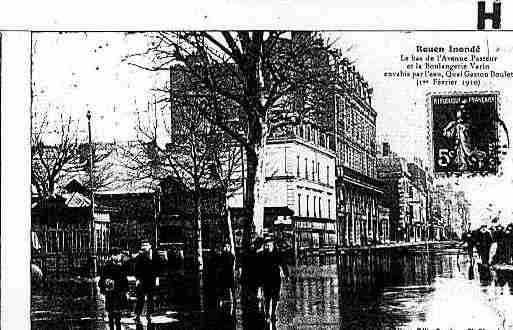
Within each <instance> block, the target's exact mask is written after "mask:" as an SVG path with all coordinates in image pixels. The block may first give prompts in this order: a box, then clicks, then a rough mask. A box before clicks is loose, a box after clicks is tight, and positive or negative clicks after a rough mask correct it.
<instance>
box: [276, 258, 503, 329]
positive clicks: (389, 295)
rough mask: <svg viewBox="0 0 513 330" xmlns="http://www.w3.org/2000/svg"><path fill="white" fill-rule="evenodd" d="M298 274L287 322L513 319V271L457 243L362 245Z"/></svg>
mask: <svg viewBox="0 0 513 330" xmlns="http://www.w3.org/2000/svg"><path fill="white" fill-rule="evenodd" d="M295 274H296V277H295V279H294V281H293V282H291V283H289V286H288V288H287V290H286V296H285V297H284V298H285V301H284V303H283V305H282V310H281V312H282V313H281V315H282V322H281V324H279V326H278V327H279V328H280V327H281V328H284V329H285V328H307V329H308V328H310V327H311V328H315V327H316V326H317V327H318V326H319V325H321V326H322V327H323V328H333V329H338V328H363V329H369V328H401V327H404V328H450V327H457V328H461V327H467V328H468V327H470V328H475V327H476V326H478V325H479V326H478V328H479V327H484V328H496V327H502V326H503V325H504V324H509V322H511V320H512V319H513V310H511V308H509V310H508V306H511V303H512V302H513V299H512V291H511V287H512V286H511V284H512V281H513V280H512V276H511V274H512V273H511V272H508V271H505V272H496V271H494V270H493V269H490V268H489V267H484V266H482V265H480V264H477V263H469V262H468V261H467V260H465V259H464V258H460V257H459V256H458V255H457V253H456V251H445V252H444V253H434V252H429V251H426V250H421V251H406V250H403V251H398V250H394V251H391V250H381V251H380V250H377V251H373V252H369V251H358V252H352V253H346V254H344V255H342V256H341V258H340V262H339V264H338V269H337V266H321V267H320V269H317V270H315V269H311V268H309V267H303V268H301V267H299V268H298V271H297V272H295Z"/></svg>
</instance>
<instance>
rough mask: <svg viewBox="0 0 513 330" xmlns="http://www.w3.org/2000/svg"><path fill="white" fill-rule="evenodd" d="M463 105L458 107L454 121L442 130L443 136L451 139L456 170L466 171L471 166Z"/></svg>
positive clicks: (468, 129)
mask: <svg viewBox="0 0 513 330" xmlns="http://www.w3.org/2000/svg"><path fill="white" fill-rule="evenodd" d="M464 115H465V105H463V104H462V105H460V106H459V108H458V110H457V111H456V120H453V121H451V122H449V124H447V126H446V127H445V128H444V131H443V132H444V136H445V137H447V138H449V139H451V140H452V143H453V148H454V149H453V150H454V152H455V156H454V163H455V164H456V166H457V167H458V170H460V171H465V170H468V169H469V167H470V166H471V164H472V158H471V156H472V143H471V135H470V124H469V123H468V122H467V121H466V120H465V118H464Z"/></svg>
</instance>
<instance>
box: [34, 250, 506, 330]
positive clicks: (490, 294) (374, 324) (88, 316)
mask: <svg viewBox="0 0 513 330" xmlns="http://www.w3.org/2000/svg"><path fill="white" fill-rule="evenodd" d="M318 263H319V265H318V266H301V265H300V266H297V267H296V268H295V269H294V270H292V271H291V274H292V277H291V278H290V280H289V281H288V282H286V283H285V284H284V287H283V290H282V300H281V302H280V305H279V307H278V321H277V322H276V323H266V322H265V320H264V318H263V316H262V315H259V314H258V313H256V314H255V315H253V317H251V318H249V319H248V318H246V319H244V320H243V318H242V312H241V310H242V308H241V304H240V301H238V304H237V306H236V307H237V308H236V312H235V313H233V312H232V308H231V306H225V308H223V309H221V310H217V309H216V308H207V309H206V312H205V313H200V312H199V309H200V308H199V306H200V305H199V303H198V302H197V300H194V299H184V297H192V296H194V295H196V294H198V287H197V284H195V282H194V281H190V283H189V282H187V281H185V282H184V280H183V279H178V278H176V279H170V282H169V283H168V284H167V286H166V288H165V289H163V291H162V292H161V293H160V295H159V297H160V298H159V299H158V301H157V304H156V307H157V309H158V310H159V311H160V313H161V315H157V316H155V317H154V318H153V322H152V323H150V324H148V323H145V322H143V323H141V324H135V322H133V320H132V319H131V318H130V315H129V314H127V315H124V317H123V320H122V323H123V326H124V328H125V329H156V330H157V329H197V328H203V329H230V330H231V329H244V330H251V329H259V330H260V329H341V328H343V329H345V328H356V329H381V328H407V329H409V328H414V329H415V328H430V329H431V328H443V329H445V328H486V329H489V328H493V329H496V328H508V327H511V328H513V310H512V309H511V306H513V276H512V274H513V273H512V272H511V271H507V270H506V271H504V270H502V271H501V270H494V269H493V268H489V267H485V266H482V265H480V264H479V263H470V262H469V261H468V260H466V258H462V257H459V256H458V255H457V253H456V252H455V251H450V250H448V251H444V252H437V253H435V252H430V251H426V250H420V251H407V250H402V251H400V250H393V251H392V250H376V251H372V252H369V251H358V252H351V253H345V254H343V255H341V256H340V258H339V262H338V263H337V264H328V265H326V264H325V261H318ZM69 292H73V295H71V296H70V295H69ZM206 305H207V306H208V305H209V302H208V301H207V302H206ZM32 307H33V313H32V320H33V322H32V324H33V329H71V328H73V329H106V328H105V322H104V316H103V300H102V299H101V298H100V297H99V296H98V295H97V294H96V292H95V289H94V288H93V287H91V286H74V287H71V286H70V284H67V285H66V286H62V285H61V286H59V287H54V288H47V289H46V291H45V292H44V294H42V293H41V292H36V293H35V294H34V295H33V302H32ZM144 321H145V320H144Z"/></svg>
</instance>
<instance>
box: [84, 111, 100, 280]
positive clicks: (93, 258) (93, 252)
mask: <svg viewBox="0 0 513 330" xmlns="http://www.w3.org/2000/svg"><path fill="white" fill-rule="evenodd" d="M86 116H87V131H88V138H89V190H90V198H91V205H90V213H91V214H90V219H89V220H90V222H89V237H90V246H89V248H90V253H91V261H92V270H91V272H92V275H93V276H96V273H97V257H96V228H95V221H94V186H93V168H94V164H93V143H92V136H91V111H90V110H89V109H88V110H87V114H86Z"/></svg>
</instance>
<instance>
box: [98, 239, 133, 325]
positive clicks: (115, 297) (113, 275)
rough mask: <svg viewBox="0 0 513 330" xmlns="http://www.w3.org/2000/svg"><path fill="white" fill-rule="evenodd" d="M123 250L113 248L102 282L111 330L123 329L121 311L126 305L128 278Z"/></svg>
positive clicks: (102, 275) (101, 291)
mask: <svg viewBox="0 0 513 330" xmlns="http://www.w3.org/2000/svg"><path fill="white" fill-rule="evenodd" d="M121 261H122V253H121V250H119V249H116V248H113V249H112V250H111V252H110V259H109V261H108V263H107V264H106V265H105V266H104V268H103V271H102V274H101V277H100V282H99V283H98V285H99V287H100V293H102V294H104V295H105V309H106V310H107V313H108V314H109V327H110V329H111V330H115V329H118V330H121V311H122V310H123V309H124V308H125V306H126V295H127V291H128V279H127V273H126V270H125V268H124V266H123V264H122V262H121Z"/></svg>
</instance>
